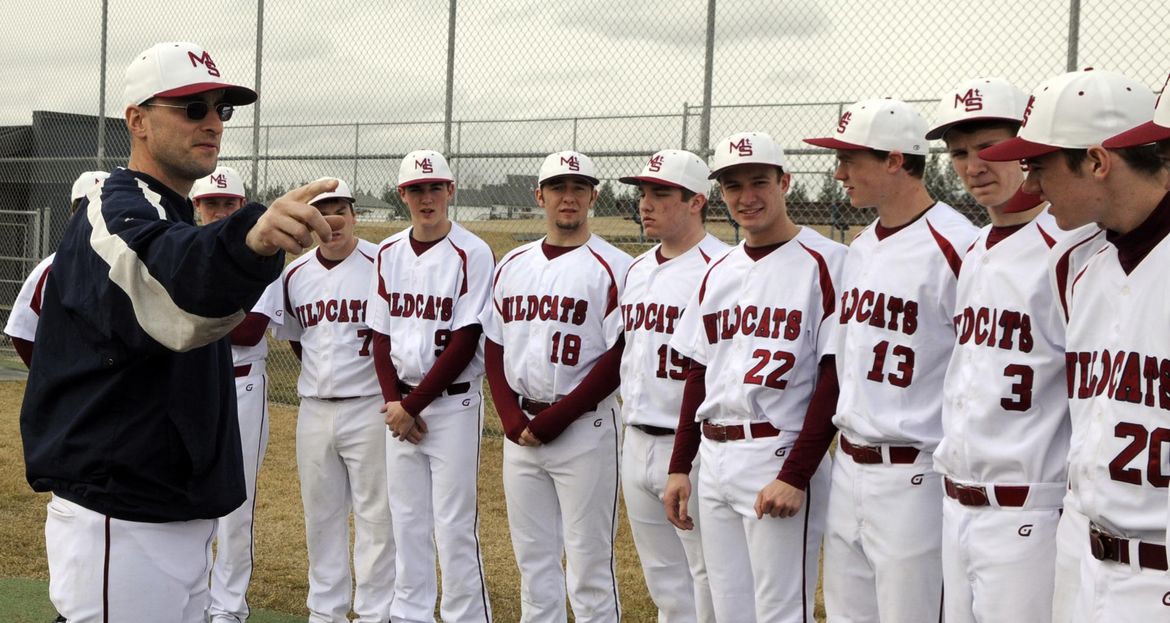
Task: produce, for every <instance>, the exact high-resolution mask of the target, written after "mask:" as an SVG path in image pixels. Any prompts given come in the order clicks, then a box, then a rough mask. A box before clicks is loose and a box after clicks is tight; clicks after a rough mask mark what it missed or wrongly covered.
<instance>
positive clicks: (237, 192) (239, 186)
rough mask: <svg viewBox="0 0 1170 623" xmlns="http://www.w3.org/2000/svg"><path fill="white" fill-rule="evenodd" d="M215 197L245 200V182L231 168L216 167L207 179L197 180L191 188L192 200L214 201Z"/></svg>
mask: <svg viewBox="0 0 1170 623" xmlns="http://www.w3.org/2000/svg"><path fill="white" fill-rule="evenodd" d="M214 197H239V198H240V199H243V198H244V180H243V178H241V177H240V174H239V173H236V170H235V169H233V168H231V167H216V168H215V171H212V172H211V175H208V176H207V177H201V178H199V179H197V180H195V183H194V184H193V185H192V186H191V198H192V199H212V198H214Z"/></svg>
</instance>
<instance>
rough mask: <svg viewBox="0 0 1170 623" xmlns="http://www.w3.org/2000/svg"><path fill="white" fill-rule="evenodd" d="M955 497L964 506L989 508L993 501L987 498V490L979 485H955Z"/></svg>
mask: <svg viewBox="0 0 1170 623" xmlns="http://www.w3.org/2000/svg"><path fill="white" fill-rule="evenodd" d="M954 486H955V497H956V498H958V500H959V503H960V504H962V505H964V506H988V505H990V503H991V500H990V499H989V498H988V497H987V489H985V488H984V487H981V486H979V485H965V484H961V483H957V482H956V483H954Z"/></svg>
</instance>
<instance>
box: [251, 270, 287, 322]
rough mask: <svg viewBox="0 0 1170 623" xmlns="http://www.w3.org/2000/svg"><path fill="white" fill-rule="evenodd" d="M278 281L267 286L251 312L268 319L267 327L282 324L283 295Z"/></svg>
mask: <svg viewBox="0 0 1170 623" xmlns="http://www.w3.org/2000/svg"><path fill="white" fill-rule="evenodd" d="M282 292H283V288H282V285H281V281H280V279H277V280H275V281H273V282H272V283H270V284H268V287H267V288H264V294H261V295H260V300H259V301H256V304H255V305H253V306H252V311H253V312H255V313H257V314H262V315H264V316H266V317H267V318H268V324H269V326H280V325H282V324H284V295H283V293H282Z"/></svg>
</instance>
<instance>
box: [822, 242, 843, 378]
mask: <svg viewBox="0 0 1170 623" xmlns="http://www.w3.org/2000/svg"><path fill="white" fill-rule="evenodd" d="M846 253H847V251H846V250H845V249H840V250H839V251H838V252H836V253H831V254H830V253H827V254H825V264H826V268H827V269H828V271H827V272H828V274H827V275H824V276H823V278H822V280H821V297H822V300H823V301H824V315H823V316H822V317H821V326H820V327H818V329H817V358H818V359H820V358H821V357H825V356H832V355H836V351H837V342H836V341H837V331H838V330H839V327H840V318H841V299H840V296H841V292H840V290H841V273H842V271H843V270H844V265H845V255H846Z"/></svg>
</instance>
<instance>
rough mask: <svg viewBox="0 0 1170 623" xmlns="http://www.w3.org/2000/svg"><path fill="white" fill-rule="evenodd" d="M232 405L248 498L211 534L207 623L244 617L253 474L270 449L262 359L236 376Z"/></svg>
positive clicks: (246, 611) (249, 568)
mask: <svg viewBox="0 0 1170 623" xmlns="http://www.w3.org/2000/svg"><path fill="white" fill-rule="evenodd" d="M236 405H237V410H238V412H239V420H240V441H241V449H242V450H243V453H244V486H245V490H246V491H247V494H248V499H247V500H245V501H244V503H243V504H242V505H241V506H240V507H239V508H237V509H236V510H234V511H232V512H231V513H229V514H228V515H227V516H226V517H223V518H222V519H220V520H219V528H218V529H217V530H216V532H215V540H216V546H215V564H214V565H212V567H211V608H210V609H209V610H208V614H210V615H211V623H219V622H220V621H222V622H224V623H227V622H229V621H230V622H237V621H245V620H247V618H248V614H249V612H250V609H249V608H248V602H247V599H246V597H247V593H248V582H249V581H250V580H251V578H252V561H253V558H254V556H253V553H252V544H253V533H252V518H253V516H254V514H255V512H256V474H258V473H259V472H260V464H261V463H262V462H264V452H265V450H266V449H267V448H268V377H267V376H266V375H265V374H264V363H263V362H260V363H254V364H252V374H249V375H248V376H242V377H239V378H237V379H236Z"/></svg>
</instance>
